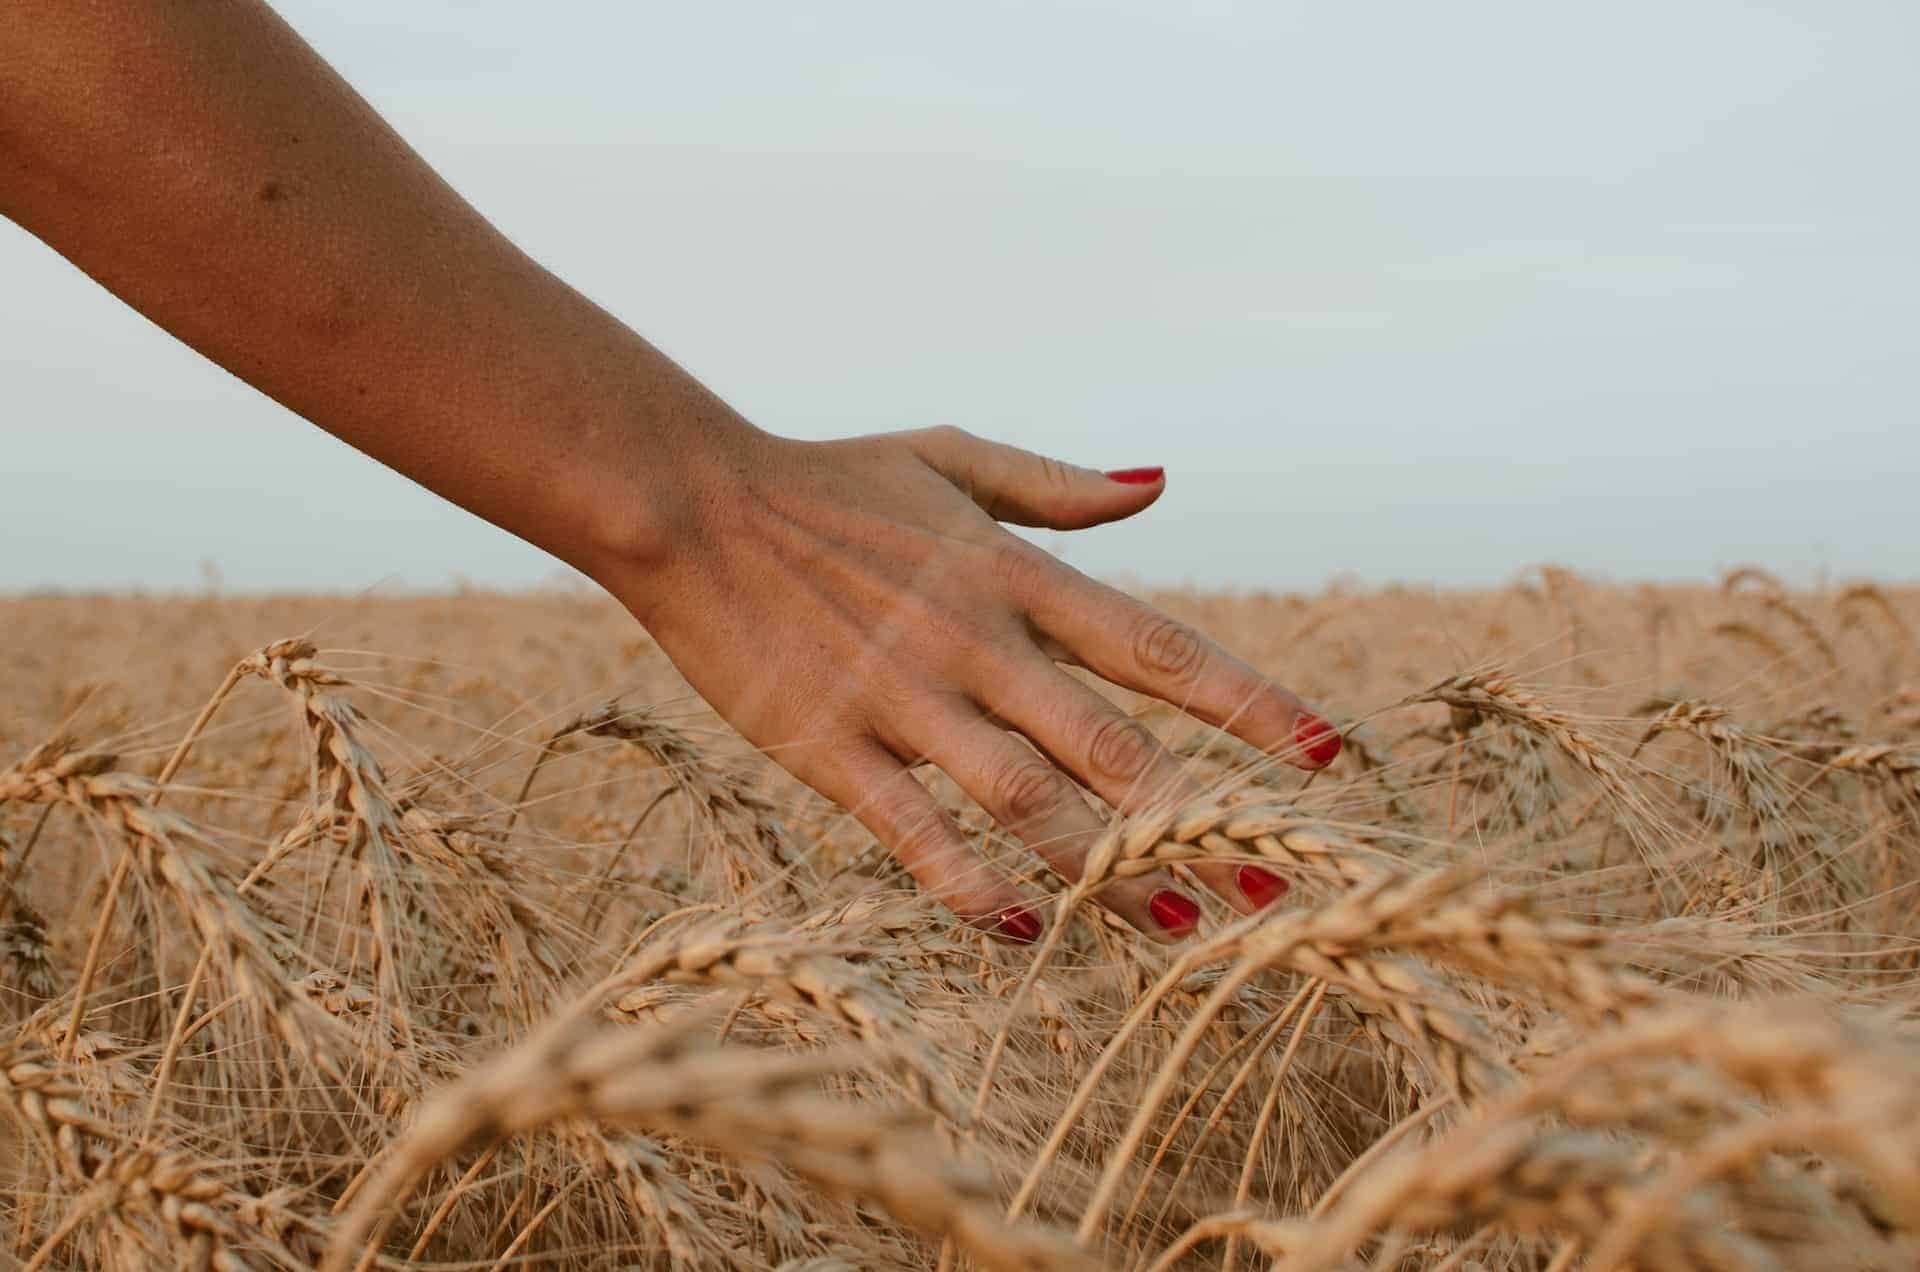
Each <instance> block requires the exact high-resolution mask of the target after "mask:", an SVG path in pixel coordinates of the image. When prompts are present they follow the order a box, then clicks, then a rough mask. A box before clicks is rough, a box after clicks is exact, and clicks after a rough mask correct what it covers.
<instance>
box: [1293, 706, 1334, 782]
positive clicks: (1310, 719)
mask: <svg viewBox="0 0 1920 1272" xmlns="http://www.w3.org/2000/svg"><path fill="white" fill-rule="evenodd" d="M1293 740H1294V742H1295V743H1296V744H1298V746H1299V747H1300V752H1301V754H1303V755H1304V756H1306V759H1307V763H1309V764H1311V765H1313V767H1315V768H1325V767H1326V766H1327V765H1329V764H1331V763H1333V757H1334V756H1336V755H1338V754H1340V731H1339V730H1338V729H1336V728H1334V727H1333V726H1332V725H1330V724H1328V723H1327V722H1326V721H1325V720H1322V719H1321V718H1320V717H1319V716H1317V715H1314V714H1313V713H1312V712H1311V711H1303V712H1301V713H1300V718H1299V719H1298V720H1296V721H1295V722H1294V725H1293Z"/></svg>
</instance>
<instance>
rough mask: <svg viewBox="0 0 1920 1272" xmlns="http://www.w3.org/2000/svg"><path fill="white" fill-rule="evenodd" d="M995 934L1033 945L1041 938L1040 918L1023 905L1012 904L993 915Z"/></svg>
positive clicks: (1022, 943)
mask: <svg viewBox="0 0 1920 1272" xmlns="http://www.w3.org/2000/svg"><path fill="white" fill-rule="evenodd" d="M993 934H994V935H995V936H1000V937H1005V938H1006V939H1007V940H1009V941H1012V942H1014V943H1015V944H1016V945H1032V944H1033V943H1034V942H1035V941H1037V940H1039V939H1040V920H1039V919H1037V918H1035V917H1034V913H1033V911H1032V910H1029V909H1028V908H1027V907H1026V906H1023V905H1010V906H1008V907H1007V908H1006V909H1004V910H1002V911H1000V913H998V914H996V915H994V916H993Z"/></svg>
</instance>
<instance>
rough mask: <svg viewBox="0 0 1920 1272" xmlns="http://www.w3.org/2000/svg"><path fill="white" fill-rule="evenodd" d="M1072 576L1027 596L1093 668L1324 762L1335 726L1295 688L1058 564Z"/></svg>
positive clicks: (1042, 624) (1293, 759) (1333, 748)
mask: <svg viewBox="0 0 1920 1272" xmlns="http://www.w3.org/2000/svg"><path fill="white" fill-rule="evenodd" d="M1061 569H1062V572H1063V573H1064V574H1066V575H1067V576H1069V577H1070V578H1071V580H1072V582H1071V583H1070V584H1069V585H1068V586H1064V587H1054V588H1046V589H1041V590H1039V591H1038V592H1037V593H1036V595H1035V596H1033V597H1032V598H1031V599H1030V603H1029V606H1028V615H1029V617H1030V618H1031V620H1032V621H1033V623H1034V625H1035V626H1037V627H1038V628H1040V630H1041V631H1042V632H1044V633H1045V634H1046V635H1048V636H1050V637H1052V638H1053V639H1054V640H1055V641H1056V642H1058V644H1059V645H1060V646H1061V647H1063V648H1064V649H1066V650H1067V651H1068V652H1070V653H1071V654H1073V655H1074V656H1075V657H1076V658H1077V659H1079V660H1080V661H1081V662H1082V663H1083V664H1084V665H1085V666H1086V667H1087V668H1088V669H1089V670H1091V671H1093V672H1095V673H1097V674H1098V675H1100V676H1102V677H1103V678H1105V679H1107V680H1111V681H1112V682H1113V683H1115V684H1117V685H1124V686H1125V687H1126V688H1128V689H1134V690H1137V691H1139V692H1141V693H1145V694H1151V695H1152V696H1153V697H1156V698H1159V699H1161V700H1163V701H1165V702H1168V703H1171V704H1172V705H1174V706H1176V707H1179V708H1180V709H1181V710H1182V711H1185V712H1186V713H1187V714H1189V715H1192V716H1194V717H1196V718H1197V719H1200V720H1204V721H1206V722H1207V723H1208V724H1213V725H1218V726H1220V727H1221V728H1223V729H1225V730H1227V732H1229V733H1231V734H1233V735H1234V736H1235V737H1237V738H1239V739H1240V740H1241V741H1243V742H1246V743H1248V744H1250V745H1252V746H1255V747H1257V748H1259V749H1260V750H1262V751H1264V752H1266V753H1268V754H1269V755H1277V756H1279V757H1281V758H1282V759H1285V760H1286V761H1287V762H1288V763H1289V764H1292V765H1294V766H1295V767H1297V768H1303V769H1307V770H1309V771H1311V770H1315V769H1322V768H1325V767H1326V766H1327V765H1329V764H1331V763H1333V760H1334V757H1336V756H1338V755H1339V754H1340V734H1339V732H1338V731H1337V730H1336V729H1335V728H1334V727H1333V726H1332V725H1331V724H1328V723H1327V721H1326V720H1325V719H1324V718H1323V717H1321V716H1320V715H1319V714H1318V713H1317V712H1315V711H1313V710H1312V709H1311V708H1309V707H1308V706H1307V705H1306V704H1305V703H1304V702H1302V701H1301V700H1300V699H1299V698H1298V697H1296V696H1295V695H1294V694H1292V693H1290V692H1288V691H1287V690H1286V689H1283V688H1281V687H1280V686H1279V685H1276V684H1274V683H1273V682H1272V681H1271V680H1269V679H1267V678H1266V677H1265V676H1263V675H1261V674H1260V673H1259V672H1257V671H1255V670H1254V669H1253V668H1252V667H1250V666H1248V665H1247V664H1246V663H1245V662H1243V661H1241V660H1240V659H1238V658H1236V657H1234V656H1233V655H1232V654H1230V653H1228V652H1227V651H1226V650H1224V649H1222V648H1221V647H1220V646H1219V645H1217V644H1215V643H1214V642H1213V641H1212V640H1209V639H1208V638H1207V637H1206V636H1204V635H1202V634H1201V633H1199V632H1197V631H1195V630H1194V629H1193V628H1191V627H1189V626H1187V625H1186V624H1185V623H1182V622H1179V621H1178V620H1176V619H1173V618H1170V617H1168V616H1167V615H1165V614H1162V613H1161V612H1160V611H1159V610H1157V609H1155V608H1154V607H1153V606H1151V605H1148V604H1146V603H1145V602H1143V601H1139V600H1136V599H1134V598H1133V597H1131V596H1128V595H1127V594H1126V593H1125V592H1122V591H1119V590H1117V589H1115V588H1111V587H1108V586H1106V585H1105V584H1103V583H1097V582H1095V581H1094V580H1092V579H1090V578H1087V577H1086V576H1085V575H1083V574H1080V573H1079V572H1078V571H1074V570H1071V569H1068V568H1067V567H1065V566H1062V567H1061Z"/></svg>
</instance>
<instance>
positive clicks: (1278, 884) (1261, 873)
mask: <svg viewBox="0 0 1920 1272" xmlns="http://www.w3.org/2000/svg"><path fill="white" fill-rule="evenodd" d="M1233 881H1234V882H1235V883H1237V884H1239V885H1240V892H1241V895H1243V896H1244V897H1246V899H1247V900H1249V901H1251V902H1253V903H1254V904H1255V905H1257V906H1268V905H1272V904H1273V903H1274V902H1275V901H1278V900H1279V899H1280V898H1281V897H1284V896H1286V895H1287V892H1288V890H1289V889H1290V888H1291V887H1292V885H1291V884H1289V883H1288V882H1287V881H1286V880H1285V879H1282V878H1281V877H1280V876H1279V875H1277V874H1274V873H1273V872H1272V871H1271V870H1262V869H1261V868H1260V867H1258V866H1242V867H1240V869H1239V870H1238V871H1236V872H1235V873H1234V876H1233Z"/></svg>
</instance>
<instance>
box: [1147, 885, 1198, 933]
mask: <svg viewBox="0 0 1920 1272" xmlns="http://www.w3.org/2000/svg"><path fill="white" fill-rule="evenodd" d="M1147 913H1148V914H1151V915H1152V916H1153V921H1154V922H1155V923H1158V924H1159V925H1160V927H1161V929H1162V930H1163V931H1167V932H1190V931H1192V930H1193V928H1194V925H1195V924H1197V923H1199V922H1200V906H1199V905H1198V903H1196V902H1195V901H1194V899H1193V898H1192V897H1188V896H1182V895H1181V894H1180V893H1178V892H1175V891H1174V890H1173V889H1172V888H1162V889H1160V891H1158V892H1156V893H1154V894H1153V895H1152V896H1150V897H1148V898H1147Z"/></svg>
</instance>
